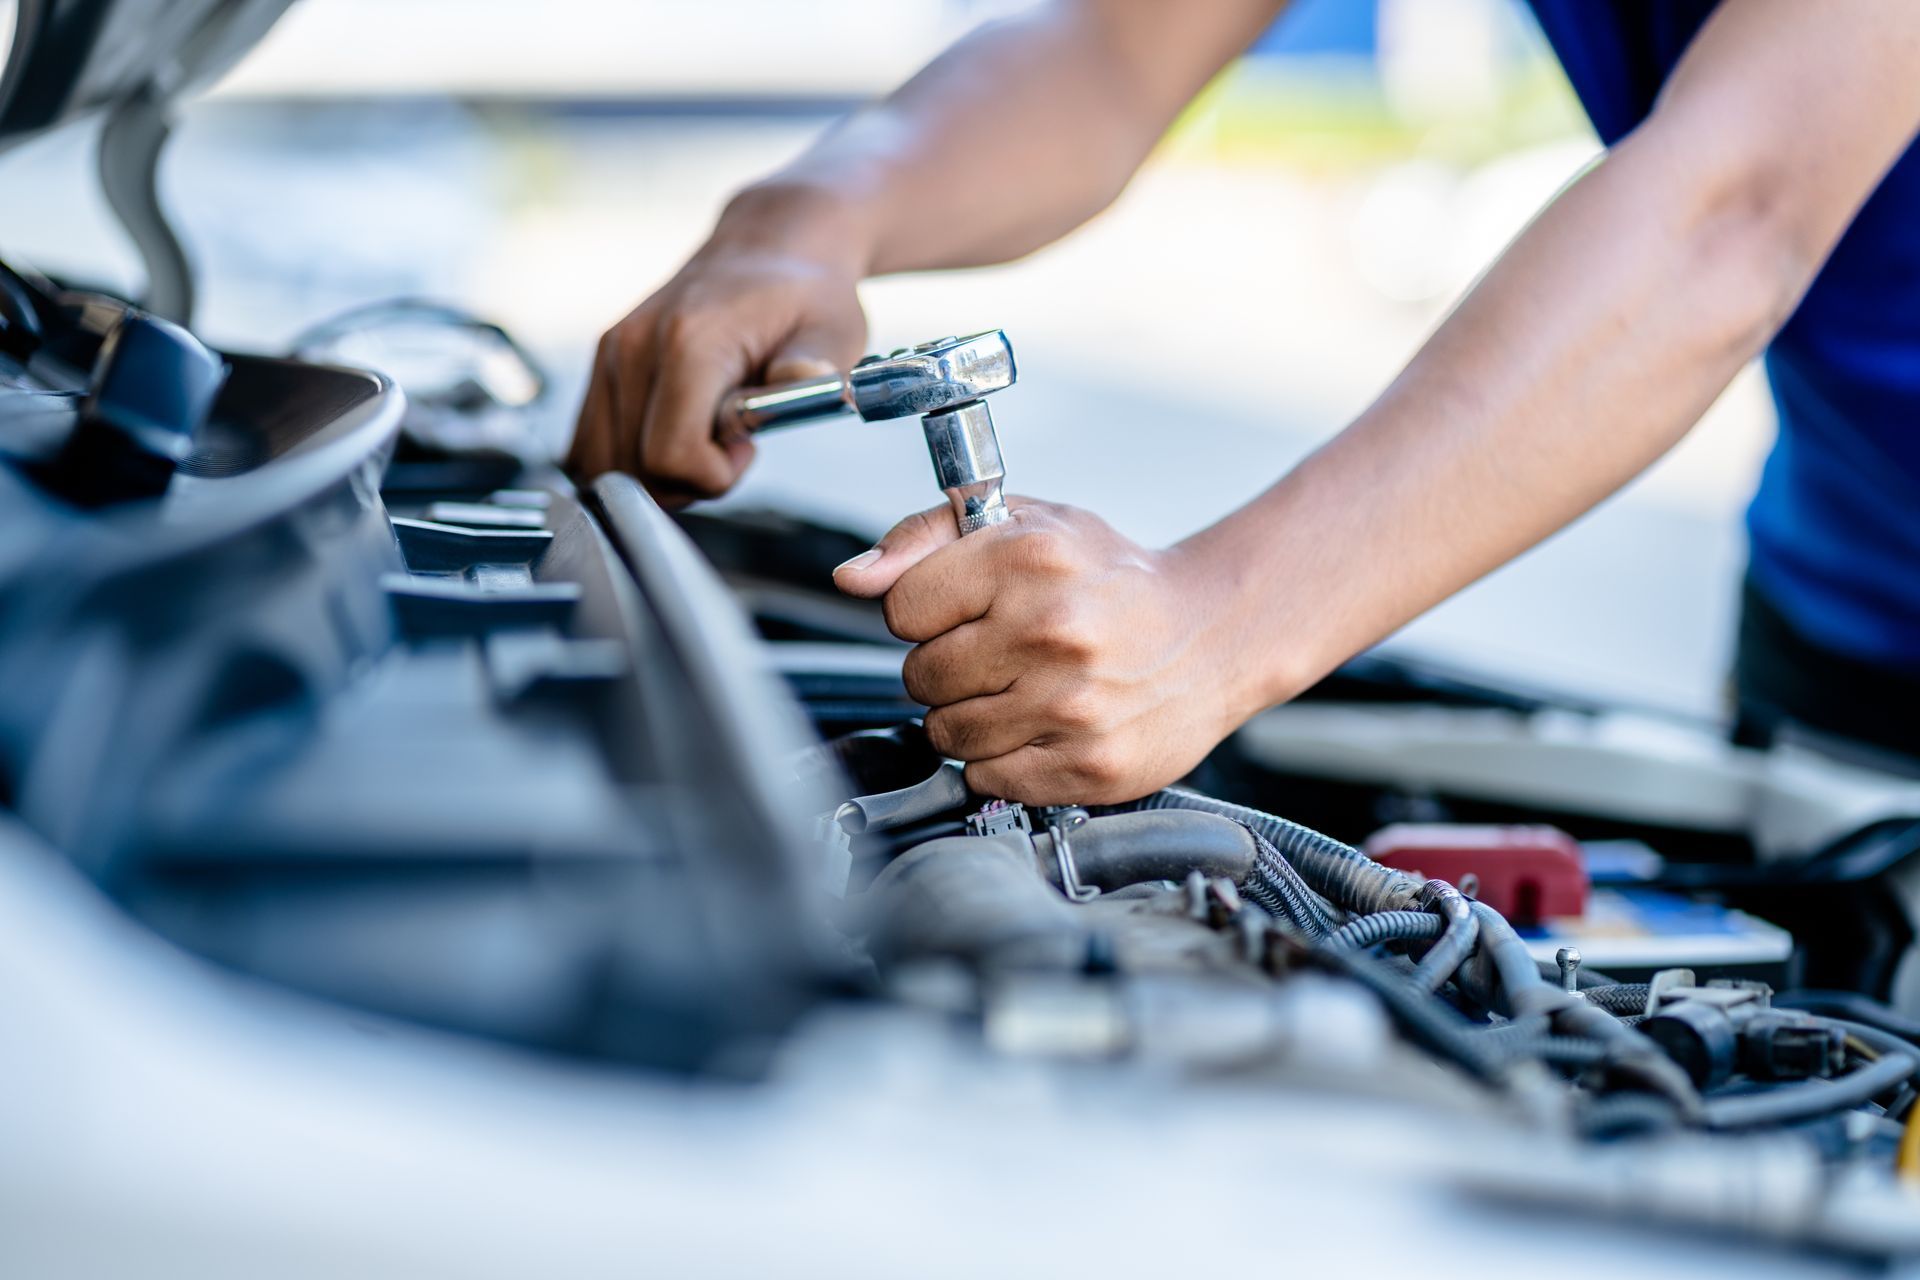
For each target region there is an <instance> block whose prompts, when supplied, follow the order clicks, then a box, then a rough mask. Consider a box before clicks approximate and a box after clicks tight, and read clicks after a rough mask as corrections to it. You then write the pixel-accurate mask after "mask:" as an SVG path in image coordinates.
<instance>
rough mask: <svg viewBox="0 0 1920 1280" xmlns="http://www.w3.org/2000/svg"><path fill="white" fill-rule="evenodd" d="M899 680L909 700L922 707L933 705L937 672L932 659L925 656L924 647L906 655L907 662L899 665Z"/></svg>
mask: <svg viewBox="0 0 1920 1280" xmlns="http://www.w3.org/2000/svg"><path fill="white" fill-rule="evenodd" d="M900 680H901V683H902V684H904V685H906V686H907V696H908V697H909V698H912V699H913V700H914V701H915V702H918V703H919V704H920V705H922V706H926V707H931V706H934V705H935V699H934V696H933V690H934V685H935V684H936V682H937V672H936V668H935V666H934V662H933V659H932V658H930V657H928V656H927V650H926V648H925V647H924V646H922V647H921V648H918V649H915V650H914V651H913V652H911V653H909V654H908V655H907V660H906V661H905V662H903V663H902V664H901V665H900Z"/></svg>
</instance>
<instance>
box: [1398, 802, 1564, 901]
mask: <svg viewBox="0 0 1920 1280" xmlns="http://www.w3.org/2000/svg"><path fill="white" fill-rule="evenodd" d="M1366 852H1367V855H1368V856H1369V857H1371V858H1373V859H1374V860H1375V861H1377V862H1382V863H1385V864H1386V865H1387V866H1389V867H1393V868H1395V869H1396V870H1399V871H1406V872H1416V873H1418V874H1420V875H1423V876H1428V877H1430V878H1432V879H1435V880H1445V881H1447V882H1448V883H1450V884H1452V885H1453V886H1454V887H1455V888H1462V887H1464V886H1463V881H1464V880H1465V878H1466V877H1468V876H1472V877H1474V878H1475V880H1477V882H1478V885H1479V887H1478V888H1477V889H1476V890H1475V891H1474V894H1473V896H1474V897H1476V898H1478V899H1479V900H1480V901H1481V902H1484V903H1486V904H1487V905H1488V906H1490V907H1492V908H1493V909H1494V910H1495V911H1498V912H1499V913H1500V914H1501V915H1503V916H1505V917H1506V918H1507V919H1509V920H1511V921H1513V923H1515V924H1539V923H1540V922H1541V921H1542V920H1548V919H1555V918H1559V917H1565V916H1578V915H1583V914H1585V912H1586V909H1587V884H1588V882H1587V864H1586V862H1585V860H1584V859H1582V858H1581V856H1580V843H1579V841H1577V840H1575V839H1574V838H1573V837H1572V836H1570V835H1568V834H1567V833H1566V832H1564V831H1561V830H1559V829H1558V828H1557V827H1520V826H1492V825H1485V826H1473V825H1465V824H1461V825H1454V824H1450V823H1414V822H1407V823H1396V824H1395V825H1393V826H1390V827H1382V828H1381V829H1380V830H1378V831H1376V832H1374V833H1373V836H1372V838H1371V839H1369V840H1368V841H1367V844H1366Z"/></svg>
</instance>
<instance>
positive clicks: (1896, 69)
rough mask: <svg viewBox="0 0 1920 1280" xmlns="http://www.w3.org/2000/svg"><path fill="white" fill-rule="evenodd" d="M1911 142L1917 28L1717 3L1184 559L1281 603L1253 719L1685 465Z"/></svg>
mask: <svg viewBox="0 0 1920 1280" xmlns="http://www.w3.org/2000/svg"><path fill="white" fill-rule="evenodd" d="M1916 128H1920V6H1915V5H1913V4H1910V3H1905V2H1904V0H1872V2H1867V0H1853V2H1851V3H1848V4H1846V5H1840V6H1833V5H1805V4H1800V3H1796V0H1733V2H1732V3H1727V4H1723V5H1721V7H1720V9H1719V11H1718V12H1717V13H1716V14H1715V16H1714V17H1713V18H1712V19H1710V20H1709V22H1708V23H1707V25H1706V27H1705V28H1704V29H1703V30H1702V32H1701V33H1700V35H1699V37H1698V38H1697V39H1696V40H1695V42H1694V44H1693V46H1692V47H1691V48H1690V49H1689V50H1688V52H1687V54H1686V55H1685V57H1684V58H1683V59H1682V61H1681V63H1680V65H1679V67H1678V68H1676V70H1675V71H1674V74H1673V76H1672V78H1671V79H1670V81H1669V83H1668V85H1667V88H1666V91H1665V92H1664V93H1663V95H1662V97H1661V99H1660V102H1659V104H1658V105H1657V107H1656V108H1655V110H1654V112H1653V114H1652V116H1651V117H1650V118H1649V119H1648V120H1647V122H1646V123H1645V124H1644V125H1643V126H1642V127H1641V128H1640V129H1639V130H1637V131H1636V132H1635V133H1634V134H1633V135H1632V136H1631V137H1629V138H1627V139H1626V140H1624V141H1623V142H1621V143H1620V144H1619V145H1617V146H1616V147H1614V148H1613V150H1612V152H1611V153H1610V154H1609V155H1608V156H1607V157H1606V158H1605V160H1603V161H1602V162H1601V163H1600V164H1599V165H1598V166H1597V167H1596V168H1595V169H1593V170H1592V171H1591V172H1589V173H1588V174H1586V175H1585V176H1584V177H1582V178H1581V179H1580V180H1579V181H1578V182H1576V183H1575V184H1574V185H1573V186H1572V187H1571V188H1570V189H1569V190H1568V191H1567V192H1566V193H1565V194H1564V195H1562V196H1561V198H1559V199H1558V200H1556V201H1555V202H1554V203H1553V204H1552V205H1551V206H1550V207H1548V208H1547V210H1546V211H1545V212H1544V213H1542V214H1541V215H1540V217H1539V218H1538V219H1537V220H1536V221H1535V223H1534V224H1533V225H1532V226H1531V227H1529V228H1528V229H1527V231H1526V232H1525V233H1524V234H1522V235H1521V236H1520V237H1519V239H1518V240H1517V241H1516V242H1515V243H1514V244H1513V246H1512V247H1511V248H1510V249H1509V250H1508V251H1507V252H1506V253H1505V254H1504V255H1503V256H1502V257H1501V259H1500V260H1499V262H1498V263H1497V264H1496V265H1495V266H1494V268H1493V269H1492V271H1490V272H1489V273H1488V275H1487V276H1486V278H1485V279H1484V280H1483V281H1482V282H1481V283H1480V285H1479V286H1478V287H1477V288H1475V289H1474V290H1473V292H1472V293H1471V294H1470V295H1469V296H1468V297H1467V298H1466V300H1465V301H1464V302H1463V303H1462V304H1461V305H1460V307H1459V308H1458V309H1457V311H1456V312H1455V313H1454V314H1453V316H1452V317H1450V318H1449V319H1448V320H1447V322H1446V323H1445V324H1444V325H1443V326H1442V327H1441V328H1440V330H1439V331H1438V332H1437V333H1436V334H1435V335H1434V337H1433V339H1432V340H1431V341H1429V342H1428V343H1427V345H1426V346H1425V348H1423V349H1422V350H1421V351H1420V352H1419V354H1418V355H1416V356H1415V357H1414V359H1413V361H1412V362H1411V363H1410V364H1409V365H1408V367H1407V369H1406V370H1405V372H1403V373H1402V374H1401V376H1400V377H1399V378H1398V379H1397V380H1396V381H1395V382H1394V383H1393V385H1392V386H1391V387H1389V388H1388V390H1387V392H1386V393H1385V394H1384V395H1383V396H1382V397H1381V398H1380V399H1379V401H1378V402H1376V403H1375V404H1374V405H1373V407H1372V408H1370V409H1369V410H1368V411H1367V412H1366V413H1365V414H1363V415H1362V416H1361V417H1360V418H1359V420H1357V421H1356V422H1355V423H1354V424H1353V425H1352V426H1351V427H1349V428H1348V429H1347V430H1346V431H1345V432H1343V433H1342V434H1341V435H1340V436H1339V437H1337V438H1336V439H1335V440H1333V441H1332V442H1331V443H1330V444H1328V446H1327V447H1326V448H1324V449H1322V450H1321V451H1320V452H1319V453H1318V454H1317V455H1315V456H1314V457H1313V458H1311V459H1309V460H1308V461H1307V462H1306V463H1304V464H1303V465H1302V466H1300V467H1299V468H1298V469H1297V470H1295V471H1294V473H1293V474H1292V475H1290V476H1288V477H1287V478H1286V479H1284V480H1282V481H1281V482H1280V483H1279V484H1278V485H1276V486H1275V487H1274V488H1273V489H1272V490H1270V491H1269V492H1268V493H1267V494H1265V495H1264V496H1263V497H1261V498H1260V499H1258V500H1256V501H1255V502H1254V503H1253V504H1252V505H1251V506H1250V507H1248V508H1247V509H1245V510H1244V511H1242V512H1240V513H1238V514H1236V515H1235V516H1234V517H1232V518H1230V519H1229V520H1227V521H1225V522H1223V523H1222V524H1221V525H1219V526H1217V527H1216V528H1215V529H1214V530H1212V531H1210V532H1209V533H1207V534H1203V535H1202V536H1201V537H1200V538H1199V539H1197V540H1196V543H1195V546H1194V551H1195V552H1196V554H1197V555H1198V557H1199V558H1201V559H1204V560H1209V561H1212V562H1214V563H1217V564H1230V563H1231V564H1242V565H1247V566H1254V565H1258V566H1261V569H1262V570H1263V571H1264V572H1265V574H1267V575H1269V576H1270V580H1271V579H1272V578H1284V580H1285V582H1286V586H1287V591H1286V593H1285V599H1284V600H1280V601H1276V602H1275V605H1274V607H1273V608H1272V609H1271V610H1270V611H1265V612H1264V613H1263V615H1262V616H1260V618H1259V624H1260V626H1261V627H1262V629H1263V630H1265V632H1266V634H1268V635H1274V636H1278V635H1284V636H1287V637H1289V638H1290V641H1291V643H1292V644H1293V645H1294V646H1296V649H1295V656H1294V657H1293V658H1291V659H1289V660H1287V661H1283V662H1280V663H1277V664H1275V667H1276V669H1275V671H1274V675H1275V677H1276V679H1275V681H1274V682H1273V683H1272V684H1270V685H1269V686H1268V687H1267V688H1265V689H1263V690H1259V691H1257V693H1256V694H1255V701H1268V700H1277V699H1278V698H1281V697H1285V696H1290V694H1291V693H1292V692H1294V691H1296V690H1297V689H1298V688H1299V687H1300V685H1301V683H1302V682H1303V681H1307V680H1311V679H1315V678H1317V677H1318V676H1319V675H1321V674H1323V673H1324V672H1325V671H1327V670H1328V669H1330V668H1331V667H1332V666H1333V665H1335V664H1336V663H1338V662H1340V661H1342V660H1344V659H1345V658H1346V657H1347V656H1348V655H1350V654H1352V653H1354V652H1356V651H1357V650H1359V649H1361V648H1363V647H1365V646H1366V645H1368V644H1371V643H1373V642H1374V641H1376V640H1378V639H1380V638H1381V637H1382V636H1384V635H1386V634H1387V633H1389V632H1391V631H1393V630H1394V629H1396V628H1397V627H1399V626H1401V625H1402V624H1404V623H1405V622H1407V621H1408V620H1410V619H1411V618H1413V617H1414V616H1416V615H1417V614H1419V613H1421V612H1423V611H1424V610H1426V609H1427V608H1429V607H1430V606H1432V605H1433V604H1435V603H1436V602H1438V601H1440V600H1442V599H1444V598H1446V597H1447V596H1449V595H1451V594H1453V593H1454V592H1455V591H1457V590H1459V589H1460V588H1461V587H1463V586H1465V585H1467V584H1468V583H1470V582H1472V581H1474V580H1475V579H1477V578H1479V577H1481V576H1482V575H1484V574H1485V573H1487V572H1489V571H1490V570H1492V569H1494V568H1496V567H1498V566H1499V565H1501V564H1504V563H1505V562H1506V561H1508V560H1509V559H1511V558H1513V557H1514V556H1516V555H1518V554H1519V553H1520V552H1522V551H1524V550H1526V549H1527V548H1528V547H1531V546H1532V545H1534V544H1535V543H1536V542H1538V541H1540V540H1541V539H1543V538H1545V537H1546V536H1547V535H1548V534H1551V533H1553V532H1554V531H1555V530H1557V529H1559V528H1561V527H1562V526H1564V525H1566V524H1568V523H1570V522H1571V521H1572V520H1574V519H1575V518H1577V517H1578V516H1580V515H1582V514H1583V513H1585V512H1586V511H1587V510H1588V509H1589V508H1591V507H1592V506H1593V505H1594V504H1595V503H1597V502H1599V501H1600V500H1601V499H1602V498H1605V497H1606V496H1607V495H1609V494H1611V493H1613V492H1614V491H1615V490H1616V489H1618V488H1619V487H1620V486H1621V485H1623V484H1625V483H1626V482H1627V481H1628V480H1629V479H1631V478H1632V477H1634V476H1635V475H1638V474H1639V473H1640V472H1641V471H1642V470H1644V469H1645V468H1646V467H1647V466H1648V465H1649V464H1650V463H1652V462H1653V461H1654V460H1655V459H1656V458H1658V457H1659V456H1660V455H1661V454H1663V453H1665V452H1666V451H1667V450H1668V449H1670V448H1671V447H1672V446H1673V445H1674V444H1675V443H1677V442H1678V441H1679V439H1680V437H1681V436H1683V435H1684V434H1685V433H1686V432H1687V430H1688V429H1689V428H1691V427H1692V426H1693V424H1694V423H1695V422H1696V421H1698V420H1699V418H1700V416H1701V414H1703V413H1704V412H1705V411H1706V409H1707V408H1708V406H1710V405H1711V404H1712V403H1713V400H1714V399H1715V397H1717V396H1718V395H1719V394H1720V392H1721V391H1722V390H1723V389H1725V387H1726V385H1727V383H1728V382H1729V381H1731V380H1732V378H1733V375H1734V374H1735V373H1737V372H1738V371H1739V369H1740V368H1741V367H1742V366H1743V365H1744V364H1745V363H1746V362H1747V361H1749V360H1751V359H1752V358H1753V357H1754V356H1755V355H1756V354H1757V353H1758V352H1759V351H1760V349H1761V348H1762V347H1763V346H1764V345H1765V344H1766V343H1767V342H1768V341H1769V340H1770V339H1771V338H1772V336H1773V334H1774V332H1775V331H1776V330H1777V329H1778V328H1779V327H1780V325H1781V324H1783V323H1784V322H1785V321H1786V319H1787V317H1788V316H1789V315H1790V314H1791V313H1792V311H1793V309H1794V307H1795V306H1796V305H1797V304H1798V302H1799V299H1800V297H1801V295H1802V294H1803V293H1804V292H1805V291H1806V288H1807V286H1808V285H1809V284H1810V283H1811V282H1812V280H1813V277H1814V275H1815V274H1816V273H1817V272H1818V271H1819V269H1820V266H1821V264H1822V263H1823V262H1824V261H1825V260H1826V257H1827V254H1828V253H1829V252H1831V250H1832V248H1833V246H1834V243H1835V242H1836V241H1837V240H1838V239H1839V238H1840V235H1841V233H1842V232H1844V231H1845V229H1846V227H1847V225H1848V223H1849V222H1851V221H1852V218H1853V215H1854V213H1855V212H1856V211H1857V210H1858V209H1859V207H1860V205H1861V204H1862V203H1863V202H1864V201H1865V200H1866V198H1867V196H1868V195H1869V194H1871V192H1872V191H1873V188H1874V187H1875V186H1876V185H1877V184H1878V182H1879V180H1880V178H1881V176H1882V175H1883V174H1884V173H1885V172H1886V170H1887V168H1888V167H1889V166H1891V164H1892V163H1893V161H1894V160H1896V159H1897V158H1898V157H1899V155H1900V153H1901V151H1902V150H1903V149H1904V148H1905V147H1906V145H1907V144H1908V142H1909V141H1910V140H1911V139H1912V138H1913V136H1914V133H1915V130H1916ZM1283 548H1285V549H1290V550H1282V549H1283ZM1302 551H1305V552H1307V554H1304V555H1303V554H1300V553H1301V552H1302ZM1249 585H1252V584H1251V583H1250V584H1249ZM1296 663H1301V664H1303V665H1301V666H1298V667H1296V666H1295V664H1296Z"/></svg>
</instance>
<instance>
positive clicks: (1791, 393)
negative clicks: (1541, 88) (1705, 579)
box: [1531, 0, 1920, 670]
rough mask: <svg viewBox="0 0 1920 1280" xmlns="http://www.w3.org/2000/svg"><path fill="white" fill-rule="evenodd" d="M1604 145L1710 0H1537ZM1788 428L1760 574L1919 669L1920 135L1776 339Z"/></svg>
mask: <svg viewBox="0 0 1920 1280" xmlns="http://www.w3.org/2000/svg"><path fill="white" fill-rule="evenodd" d="M1531 3H1532V5H1533V10H1534V13H1535V15H1536V16H1537V17H1538V18H1539V20H1540V26H1541V29H1542V30H1543V31H1545V33H1546V36H1547V40H1548V41H1549V43H1551V44H1552V45H1553V48H1554V52H1555V53H1557V54H1558V55H1559V57H1560V62H1561V65H1562V66H1564V67H1565V68H1566V71H1567V78H1568V79H1569V80H1571V81H1572V82H1573V87H1574V91H1575V92H1576V93H1578V94H1579V95H1580V101H1581V104H1582V105H1583V106H1584V107H1585V108H1586V111H1587V115H1588V116H1589V117H1590V118H1591V119H1592V120H1593V125H1594V128H1595V129H1596V130H1598V131H1599V134H1600V138H1601V140H1602V141H1604V142H1605V143H1606V144H1607V145H1609V146H1611V145H1612V144H1613V143H1615V142H1617V141H1619V140H1620V139H1621V138H1623V137H1625V136H1626V135H1627V134H1628V133H1629V132H1630V131H1632V129H1633V128H1634V127H1635V126H1636V125H1638V124H1639V123H1640V122H1641V121H1642V120H1644V119H1646V117H1647V113H1648V112H1649V111H1651V110H1652V108H1653V103H1654V99H1655V97H1656V96H1657V95H1658V94H1659V92H1660V86H1661V85H1662V84H1663V83H1664V82H1665V80H1666V78H1667V75H1668V73H1669V72H1671V71H1672V70H1673V67H1674V64H1675V63H1676V62H1678V61H1679V59H1680V55H1681V53H1682V52H1684V51H1685V49H1686V47H1687V42H1688V41H1689V40H1691V39H1692V38H1693V36H1694V34H1695V32H1697V31H1698V30H1699V29H1700V26H1701V24H1702V23H1703V22H1705V21H1706V19H1707V16H1708V15H1709V14H1710V13H1711V12H1712V11H1713V7H1714V0H1531ZM1766 370H1767V379H1768V381H1769V383H1770V384H1771V385H1772V388H1773V399H1774V404H1775V406H1776V407H1777V409H1778V410H1779V415H1780V435H1779V439H1778V440H1777V442H1776V443H1775V445H1774V448H1773V453H1772V454H1771V455H1770V456H1769V457H1768V459H1767V464H1766V468H1765V470H1764V471H1763V472H1762V473H1761V477H1760V489H1759V492H1758V493H1756V494H1755V495H1754V499H1753V502H1752V504H1751V505H1750V506H1749V507H1748V508H1747V534H1748V539H1749V542H1750V544H1751V557H1752V559H1751V564H1750V569H1749V572H1750V573H1751V574H1752V577H1753V580H1754V583H1755V585H1756V586H1758V587H1759V588H1760V590H1761V592H1762V593H1763V594H1764V595H1766V596H1767V597H1768V598H1769V599H1770V600H1771V601H1772V602H1773V603H1774V604H1775V606H1777V607H1778V608H1779V609H1780V611H1781V612H1782V613H1784V614H1785V615H1786V617H1787V619H1788V621H1790V622H1792V623H1793V624H1794V626H1795V627H1796V628H1798V629H1799V630H1800V632H1801V633H1802V634H1803V635H1805V636H1806V637H1807V638H1808V639H1810V640H1812V641H1814V642H1816V643H1818V644H1820V645H1822V646H1824V647H1826V648H1828V649H1832V650H1834V651H1836V652H1838V653H1842V654H1846V655H1848V656H1851V657H1856V658H1861V659H1865V660H1868V661H1872V662H1876V663H1879V664H1882V665H1885V666H1893V667H1901V668H1906V669H1908V670H1920V146H1913V147H1909V148H1908V150H1907V152H1906V154H1905V155H1903V156H1902V157H1901V158H1900V160H1899V162H1898V163H1897V164H1895V165H1894V167H1893V169H1892V171H1891V172H1889V173H1888V174H1887V176H1886V178H1885V180H1884V181H1882V182H1881V184H1880V186H1879V188H1878V189H1877V190H1876V191H1875V192H1874V193H1873V196H1872V197H1871V198H1870V199H1869V200H1868V201H1867V203H1866V205H1865V206H1864V207H1863V208H1862V209H1861V210H1860V212H1859V214H1858V215H1857V216H1856V217H1855V218H1854V220H1853V225H1852V226H1850V227H1849V228H1848V229H1847V233H1846V235H1844V236H1843V237H1842V238H1841V240H1840V243H1839V245H1838V246H1837V247H1836V248H1835V249H1834V251H1833V255H1832V257H1830V258H1828V259H1827V263H1826V265H1825V266H1824V267H1823V268H1822V269H1821V271H1820V274H1819V276H1818V277H1817V278H1816V279H1815V280H1814V282H1813V287H1812V288H1811V289H1809V290H1808V292H1807V296H1806V298H1805V299H1804V300H1803V301H1802V302H1801V304H1800V307H1799V309H1798V310H1797V311H1795V312H1794V314H1793V317H1792V319H1790V320H1789V321H1787V324H1786V327H1785V328H1783V329H1781V331H1780V333H1779V335H1778V336H1777V337H1775V338H1774V340H1773V343H1772V345H1771V346H1769V347H1768V348H1767V353H1766Z"/></svg>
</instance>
